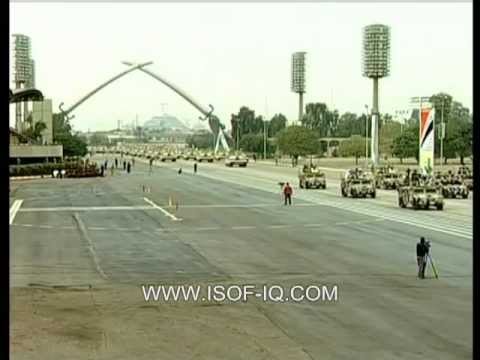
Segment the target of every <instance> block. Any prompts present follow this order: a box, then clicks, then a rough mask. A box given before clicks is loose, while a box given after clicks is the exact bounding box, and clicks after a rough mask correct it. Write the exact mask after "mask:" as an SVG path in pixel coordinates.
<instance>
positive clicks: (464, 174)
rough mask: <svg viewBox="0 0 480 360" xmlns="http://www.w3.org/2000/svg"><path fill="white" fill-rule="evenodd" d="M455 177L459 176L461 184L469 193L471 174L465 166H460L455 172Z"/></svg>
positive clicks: (471, 185)
mask: <svg viewBox="0 0 480 360" xmlns="http://www.w3.org/2000/svg"><path fill="white" fill-rule="evenodd" d="M457 175H459V176H460V178H461V179H462V181H463V183H464V184H465V186H466V187H467V189H468V190H469V191H472V190H473V174H472V171H471V170H470V168H468V167H467V166H461V167H459V168H458V170H457Z"/></svg>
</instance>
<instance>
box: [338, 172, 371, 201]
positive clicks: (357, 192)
mask: <svg viewBox="0 0 480 360" xmlns="http://www.w3.org/2000/svg"><path fill="white" fill-rule="evenodd" d="M340 189H341V192H342V196H343V197H348V196H351V197H353V198H358V197H363V198H365V197H367V196H370V197H371V198H375V197H376V196H377V191H376V187H375V180H374V179H373V177H372V176H371V174H370V173H364V172H363V171H362V170H361V169H358V168H357V169H350V170H347V171H346V172H345V175H344V176H343V177H342V178H341V179H340Z"/></svg>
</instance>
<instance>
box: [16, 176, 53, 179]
mask: <svg viewBox="0 0 480 360" xmlns="http://www.w3.org/2000/svg"><path fill="white" fill-rule="evenodd" d="M51 177H52V175H34V176H33V175H32V176H10V180H30V179H45V178H51Z"/></svg>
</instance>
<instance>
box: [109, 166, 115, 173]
mask: <svg viewBox="0 0 480 360" xmlns="http://www.w3.org/2000/svg"><path fill="white" fill-rule="evenodd" d="M114 170H115V167H114V166H113V164H112V166H110V175H111V176H113V173H114Z"/></svg>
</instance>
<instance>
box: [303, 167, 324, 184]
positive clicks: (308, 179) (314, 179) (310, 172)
mask: <svg viewBox="0 0 480 360" xmlns="http://www.w3.org/2000/svg"><path fill="white" fill-rule="evenodd" d="M298 186H299V187H300V188H301V189H303V188H305V189H310V188H315V189H320V188H322V189H326V187H327V182H326V180H325V174H324V173H323V172H321V171H320V170H319V169H317V167H315V166H308V165H305V166H304V167H303V169H302V170H300V172H299V174H298Z"/></svg>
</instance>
